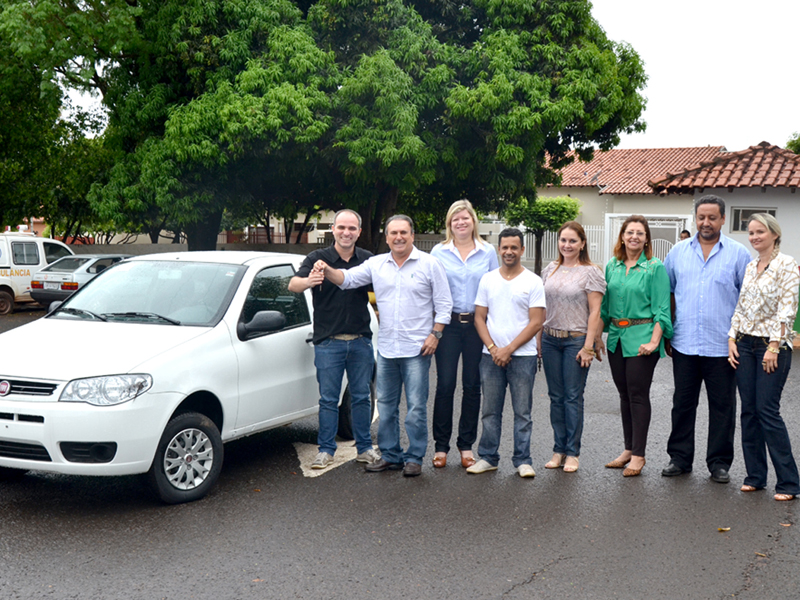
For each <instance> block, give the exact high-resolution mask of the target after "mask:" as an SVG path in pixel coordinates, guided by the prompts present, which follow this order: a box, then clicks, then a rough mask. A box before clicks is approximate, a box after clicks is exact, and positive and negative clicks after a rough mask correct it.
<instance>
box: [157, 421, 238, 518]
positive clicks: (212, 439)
mask: <svg viewBox="0 0 800 600" xmlns="http://www.w3.org/2000/svg"><path fill="white" fill-rule="evenodd" d="M222 457H223V448H222V436H220V434H219V430H218V429H217V426H216V425H215V424H214V422H213V421H212V420H211V419H209V418H208V417H206V416H205V415H201V414H200V413H196V412H187V413H182V414H179V415H177V416H175V417H174V418H173V419H172V420H171V421H170V422H169V423H167V427H166V428H165V429H164V433H163V434H162V435H161V440H160V441H159V442H158V448H157V449H156V455H155V458H154V459H153V464H152V465H151V467H150V472H149V473H148V476H149V479H150V485H151V486H152V488H153V491H154V492H155V493H156V495H158V497H159V498H160V499H161V500H162V501H163V502H166V503H167V504H180V503H181V502H192V501H194V500H199V499H200V498H202V497H203V496H205V495H206V494H207V493H208V492H209V490H210V489H211V488H212V486H213V485H214V483H215V482H216V481H217V478H218V477H219V473H220V471H221V470H222Z"/></svg>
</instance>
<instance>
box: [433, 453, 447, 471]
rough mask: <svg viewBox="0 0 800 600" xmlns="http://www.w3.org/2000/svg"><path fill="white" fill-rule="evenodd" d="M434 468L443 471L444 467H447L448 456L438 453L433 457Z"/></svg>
mask: <svg viewBox="0 0 800 600" xmlns="http://www.w3.org/2000/svg"><path fill="white" fill-rule="evenodd" d="M433 466H434V467H436V468H437V469H441V468H442V467H446V466H447V454H445V453H443V452H441V453H440V452H437V453H436V454H434V455H433Z"/></svg>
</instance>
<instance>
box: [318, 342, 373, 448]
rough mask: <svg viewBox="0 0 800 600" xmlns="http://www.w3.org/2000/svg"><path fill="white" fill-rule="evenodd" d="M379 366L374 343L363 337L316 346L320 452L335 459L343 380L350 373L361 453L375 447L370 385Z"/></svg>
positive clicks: (352, 403) (354, 430) (357, 440)
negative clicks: (373, 443) (371, 429)
mask: <svg viewBox="0 0 800 600" xmlns="http://www.w3.org/2000/svg"><path fill="white" fill-rule="evenodd" d="M374 363H375V359H374V354H373V350H372V342H371V341H370V339H369V338H366V337H360V338H356V339H354V340H352V341H345V340H334V339H333V338H327V339H325V340H322V341H321V342H320V343H319V344H316V345H315V346H314V366H315V367H317V382H319V394H320V399H319V433H318V434H317V443H318V444H319V451H320V452H327V453H328V454H330V455H331V456H333V454H334V453H335V452H336V431H337V430H338V428H339V396H340V395H341V392H342V377H343V376H344V373H345V371H346V372H347V381H348V384H349V386H350V406H351V409H350V412H351V415H352V419H353V435H354V436H355V438H356V448H357V449H358V452H359V453H361V452H366V451H367V450H368V449H370V448H372V438H371V437H370V434H369V427H370V419H371V417H372V415H371V414H370V412H371V411H370V383H371V382H372V368H373V365H374Z"/></svg>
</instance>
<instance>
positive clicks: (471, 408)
mask: <svg viewBox="0 0 800 600" xmlns="http://www.w3.org/2000/svg"><path fill="white" fill-rule="evenodd" d="M481 354H483V342H482V341H481V338H480V336H479V335H478V332H477V331H476V329H475V325H473V324H472V323H458V322H455V321H453V322H451V323H450V324H449V325H445V328H444V331H443V332H442V339H441V340H439V345H438V346H437V347H436V396H435V397H434V401H433V426H432V429H433V440H434V442H435V448H436V452H447V451H448V450H450V437H451V436H452V433H453V396H454V395H455V391H456V383H457V379H458V359H459V358H461V389H462V392H463V395H462V397H461V418H460V419H459V421H458V439H456V447H457V448H458V449H459V450H472V445H473V444H474V443H475V440H476V439H477V438H478V419H479V418H480V416H481V371H480V364H481Z"/></svg>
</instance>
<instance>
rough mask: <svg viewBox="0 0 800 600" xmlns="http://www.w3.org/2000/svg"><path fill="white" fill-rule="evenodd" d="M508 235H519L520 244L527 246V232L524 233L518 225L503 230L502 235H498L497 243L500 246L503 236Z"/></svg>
mask: <svg viewBox="0 0 800 600" xmlns="http://www.w3.org/2000/svg"><path fill="white" fill-rule="evenodd" d="M507 237H518V238H519V245H520V246H522V247H523V248H524V247H525V234H524V233H522V232H521V231H520V230H519V229H517V228H516V227H506V228H505V229H503V231H501V232H500V235H498V236H497V245H498V246H499V245H500V243H501V242H502V241H503V238H507Z"/></svg>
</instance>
